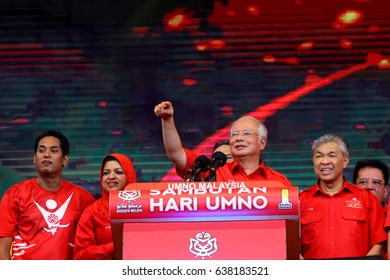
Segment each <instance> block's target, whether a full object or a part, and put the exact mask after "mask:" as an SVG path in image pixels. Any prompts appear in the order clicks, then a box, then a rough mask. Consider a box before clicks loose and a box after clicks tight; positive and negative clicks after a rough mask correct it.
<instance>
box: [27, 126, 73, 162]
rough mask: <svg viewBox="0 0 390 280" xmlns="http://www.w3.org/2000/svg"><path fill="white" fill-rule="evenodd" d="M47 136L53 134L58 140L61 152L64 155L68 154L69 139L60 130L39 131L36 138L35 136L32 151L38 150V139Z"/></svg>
mask: <svg viewBox="0 0 390 280" xmlns="http://www.w3.org/2000/svg"><path fill="white" fill-rule="evenodd" d="M47 136H53V137H55V138H57V139H58V140H60V147H61V151H62V154H63V155H64V156H67V155H69V141H68V138H66V137H65V135H63V134H62V133H61V132H59V131H57V130H46V131H45V132H43V133H41V134H40V135H39V136H38V137H37V138H35V143H34V153H36V152H37V151H38V145H39V141H41V139H42V138H44V137H47Z"/></svg>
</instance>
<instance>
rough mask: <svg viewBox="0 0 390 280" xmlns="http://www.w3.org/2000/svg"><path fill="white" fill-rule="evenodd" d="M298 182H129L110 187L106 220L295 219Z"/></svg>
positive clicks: (117, 221) (114, 221)
mask: <svg viewBox="0 0 390 280" xmlns="http://www.w3.org/2000/svg"><path fill="white" fill-rule="evenodd" d="M298 208H299V207H298V187H286V186H284V185H283V184H282V183H280V182H277V181H240V182H158V183H133V184H130V185H128V186H126V188H125V189H124V190H120V191H111V194H110V217H111V222H112V223H123V222H126V223H131V222H175V221H221V220H230V221H234V220H273V219H274V220H287V219H298Z"/></svg>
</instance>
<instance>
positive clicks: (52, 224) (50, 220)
mask: <svg viewBox="0 0 390 280" xmlns="http://www.w3.org/2000/svg"><path fill="white" fill-rule="evenodd" d="M72 196H73V193H72V194H71V195H70V196H69V198H68V199H67V200H66V201H65V202H64V204H62V205H61V207H60V208H58V209H57V210H56V211H54V212H49V211H46V210H45V209H44V208H43V207H42V206H40V205H39V204H38V203H37V202H35V200H34V199H33V201H34V203H35V205H36V206H37V207H38V209H39V211H40V212H41V214H42V216H43V218H44V219H45V221H46V224H47V228H46V227H43V228H44V229H45V230H46V231H47V232H51V234H52V235H54V234H55V233H56V232H57V229H58V228H60V227H68V226H69V224H70V223H68V224H67V225H61V224H60V222H61V220H62V218H63V217H64V215H65V212H66V209H67V208H68V205H69V202H70V199H71V198H72ZM46 206H47V207H48V208H49V209H54V208H55V207H56V206H57V202H56V201H54V200H52V199H49V200H48V201H46Z"/></svg>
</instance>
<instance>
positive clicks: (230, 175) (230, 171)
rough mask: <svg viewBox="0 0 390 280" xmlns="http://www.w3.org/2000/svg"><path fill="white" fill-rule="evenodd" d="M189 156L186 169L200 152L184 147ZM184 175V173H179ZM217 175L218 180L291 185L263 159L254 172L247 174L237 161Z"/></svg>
mask: <svg viewBox="0 0 390 280" xmlns="http://www.w3.org/2000/svg"><path fill="white" fill-rule="evenodd" d="M184 150H185V153H186V156H187V163H186V170H188V169H190V168H191V167H192V166H193V165H194V163H195V160H196V159H197V157H198V156H199V155H198V154H196V153H194V152H192V151H190V150H188V149H184ZM178 175H179V176H181V177H183V174H180V173H178ZM216 177H217V180H218V181H221V182H228V181H264V180H267V181H278V182H282V183H283V184H284V185H285V186H291V185H292V184H291V182H290V181H289V180H288V179H287V177H286V176H284V175H283V174H281V173H279V172H277V171H275V170H273V169H272V168H269V167H266V166H265V165H264V162H263V161H262V162H261V164H260V165H259V167H258V168H257V170H256V171H255V172H253V173H252V174H249V175H247V174H246V172H245V170H244V169H243V168H242V167H241V166H240V165H239V164H238V162H237V161H233V162H230V163H226V164H225V165H224V166H222V167H220V168H218V169H217V172H216Z"/></svg>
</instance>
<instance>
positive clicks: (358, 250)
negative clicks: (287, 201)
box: [299, 178, 387, 259]
mask: <svg viewBox="0 0 390 280" xmlns="http://www.w3.org/2000/svg"><path fill="white" fill-rule="evenodd" d="M299 199H300V205H301V254H302V256H303V257H304V258H305V259H329V258H348V257H362V256H366V255H367V253H368V252H369V250H370V249H371V248H372V247H373V246H374V245H376V244H379V243H382V242H386V240H387V234H386V232H385V231H384V229H383V226H382V225H383V224H384V221H385V217H384V215H383V211H382V208H381V206H380V204H379V202H378V200H377V198H376V197H375V196H374V195H373V194H372V193H371V192H369V191H367V190H365V189H362V188H359V187H356V186H355V185H352V184H349V183H348V182H347V180H346V179H345V178H344V185H343V187H342V189H341V191H340V192H338V193H337V194H335V195H333V196H330V195H329V194H327V193H325V192H323V191H322V189H321V188H320V187H319V185H318V183H317V185H315V186H312V187H310V188H309V189H307V190H305V191H302V192H301V193H300V195H299Z"/></svg>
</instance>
